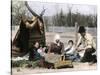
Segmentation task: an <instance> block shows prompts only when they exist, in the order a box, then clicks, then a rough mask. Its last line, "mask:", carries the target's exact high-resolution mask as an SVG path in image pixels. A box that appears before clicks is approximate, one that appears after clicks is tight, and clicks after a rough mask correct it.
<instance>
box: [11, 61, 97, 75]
mask: <svg viewBox="0 0 100 75" xmlns="http://www.w3.org/2000/svg"><path fill="white" fill-rule="evenodd" d="M73 64H74V68H66V69H44V68H38V67H37V68H35V69H32V68H12V75H28V74H34V73H50V72H71V71H88V70H96V69H97V64H93V65H89V64H88V63H73Z"/></svg>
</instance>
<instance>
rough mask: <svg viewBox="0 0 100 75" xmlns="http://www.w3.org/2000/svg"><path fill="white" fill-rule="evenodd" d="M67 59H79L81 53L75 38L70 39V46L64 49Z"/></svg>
mask: <svg viewBox="0 0 100 75" xmlns="http://www.w3.org/2000/svg"><path fill="white" fill-rule="evenodd" d="M64 54H65V59H70V60H73V61H79V58H80V56H79V54H78V53H77V52H76V50H75V46H74V42H73V40H69V41H68V46H67V47H66V48H65V49H64Z"/></svg>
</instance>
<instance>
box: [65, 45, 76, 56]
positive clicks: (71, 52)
mask: <svg viewBox="0 0 100 75" xmlns="http://www.w3.org/2000/svg"><path fill="white" fill-rule="evenodd" d="M68 49H69V50H68ZM67 50H68V51H67ZM64 51H66V54H74V52H75V47H74V46H72V47H70V45H68V46H67V47H66V48H65V49H64Z"/></svg>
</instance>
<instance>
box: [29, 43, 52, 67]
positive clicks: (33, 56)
mask: <svg viewBox="0 0 100 75" xmlns="http://www.w3.org/2000/svg"><path fill="white" fill-rule="evenodd" d="M38 48H39V42H35V43H34V44H33V47H32V48H31V49H30V52H29V61H35V62H37V66H40V67H45V68H53V67H54V64H53V63H49V62H47V61H45V58H44V57H43V56H41V55H40V54H39V53H38Z"/></svg>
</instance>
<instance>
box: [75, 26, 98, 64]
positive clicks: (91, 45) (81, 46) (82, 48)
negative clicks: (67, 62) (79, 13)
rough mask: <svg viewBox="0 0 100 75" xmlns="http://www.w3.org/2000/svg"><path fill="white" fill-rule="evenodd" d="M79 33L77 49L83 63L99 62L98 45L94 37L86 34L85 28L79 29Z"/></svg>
mask: <svg viewBox="0 0 100 75" xmlns="http://www.w3.org/2000/svg"><path fill="white" fill-rule="evenodd" d="M78 33H79V34H78V41H77V44H76V49H77V51H78V52H79V53H80V55H81V57H82V59H81V62H93V63H94V62H97V60H96V55H95V53H96V44H95V42H94V39H93V37H92V35H91V34H89V33H87V32H86V29H85V27H84V26H80V27H79V30H78Z"/></svg>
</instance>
